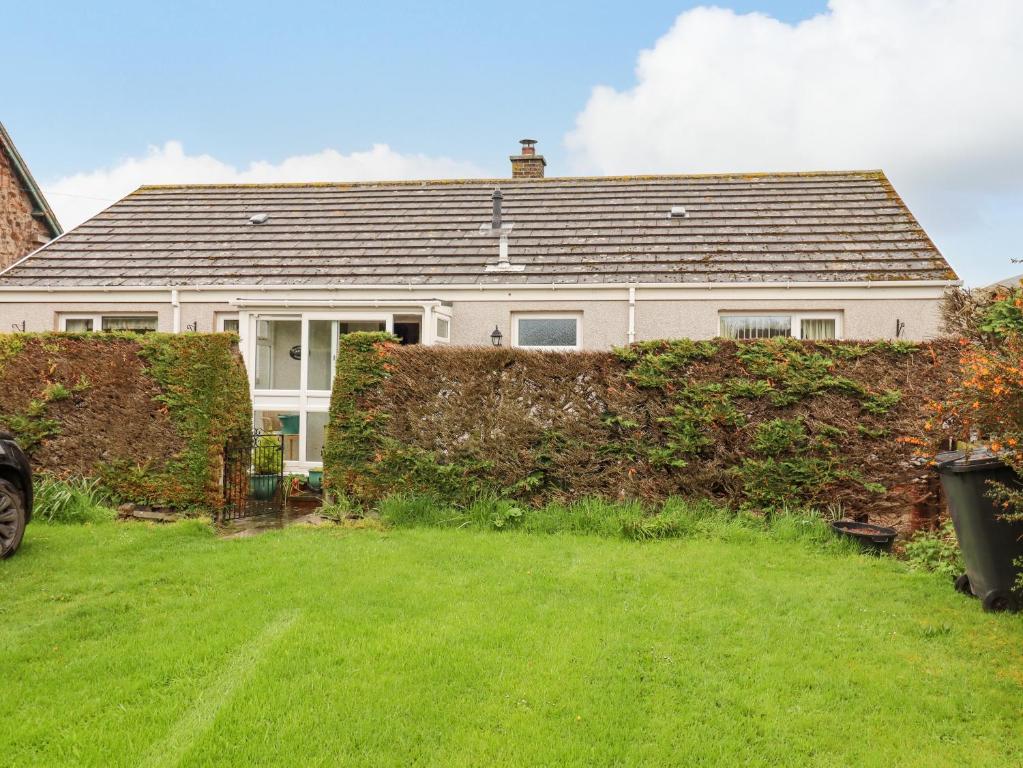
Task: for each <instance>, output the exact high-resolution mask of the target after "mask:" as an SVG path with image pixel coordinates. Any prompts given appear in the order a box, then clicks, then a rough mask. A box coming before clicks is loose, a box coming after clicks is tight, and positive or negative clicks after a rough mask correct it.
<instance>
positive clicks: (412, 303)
mask: <svg viewBox="0 0 1023 768" xmlns="http://www.w3.org/2000/svg"><path fill="white" fill-rule="evenodd" d="M228 304H230V305H231V306H233V307H265V306H267V305H268V304H269V305H272V306H274V307H328V308H330V307H373V308H374V309H375V308H378V307H424V308H425V307H439V306H441V305H442V304H443V302H442V301H441V300H440V299H423V300H420V301H417V300H416V299H390V300H387V299H261V300H257V299H230V300H229V301H228Z"/></svg>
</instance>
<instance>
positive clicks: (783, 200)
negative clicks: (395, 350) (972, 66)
mask: <svg viewBox="0 0 1023 768" xmlns="http://www.w3.org/2000/svg"><path fill="white" fill-rule="evenodd" d="M498 187H499V188H500V189H501V191H502V193H503V210H502V216H503V219H502V229H501V230H500V232H503V233H505V234H506V235H507V238H508V255H509V259H510V262H511V264H512V265H513V266H514V267H515V268H517V267H518V265H523V267H522V270H521V271H514V270H504V271H488V269H487V265H494V264H495V263H496V262H497V257H498V241H499V232H495V231H494V230H492V229H490V228H489V226H490V222H491V215H492V199H491V195H492V193H493V191H494V189H495V188H498ZM673 207H676V208H677V207H682V208H684V214H683V213H682V211H679V210H676V215H672V208H673ZM258 214H266V219H265V221H264V222H263V223H250V219H251V218H252V217H253V216H257V215H258ZM491 270H493V267H491ZM956 279H957V277H956V274H955V273H954V272H953V271H952V269H951V268H950V267H949V265H948V263H947V262H946V261H945V259H944V258H943V257H942V255H941V253H939V252H938V249H937V248H936V247H935V246H934V243H932V242H931V240H930V238H929V237H928V236H927V234H926V233H925V232H924V230H923V229H922V228H921V227H920V225H919V224H918V223H917V221H916V219H915V218H914V217H913V215H912V214H911V213H910V212H909V210H908V209H907V208H906V206H905V204H904V203H903V202H902V200H901V199H900V198H899V196H898V194H896V192H895V190H894V189H893V188H892V186H891V184H890V183H889V181H888V179H887V178H886V177H885V175H884V174H883V173H881V172H880V171H868V172H842V173H838V172H829V173H772V174H754V175H742V174H723V175H706V176H630V177H613V178H547V179H515V180H512V179H491V180H458V181H422V182H379V183H369V182H367V183H351V184H289V185H240V186H239V185H235V186H215V185H214V186H164V187H142V188H141V189H139V190H137V191H136V192H133V193H132V194H130V195H128V196H127V197H126V198H124V199H123V200H121V201H120V202H118V203H116V204H114V205H113V206H111V207H110V208H108V209H106V210H105V211H103V212H102V213H100V214H99V215H97V216H95V217H94V218H92V219H90V220H89V221H87V222H85V223H84V224H82V225H81V226H79V227H77V228H75V229H74V230H73V231H71V232H69V233H67V234H66V235H64V236H63V237H61V238H60V239H58V240H56V241H54V242H52V243H50V244H49V245H47V246H45V247H44V248H42V249H41V250H39V251H38V252H36V253H35V254H34V255H32V256H30V257H29V258H27V259H26V260H23V261H22V262H21V263H19V264H16V265H15V266H14V267H12V268H11V269H10V270H8V271H7V272H5V273H3V274H0V285H4V286H25V287H30V286H43V285H53V286H72V285H73V286H83V287H84V286H133V285H137V286H189V285H203V286H214V285H255V284H280V285H338V286H344V285H407V284H412V285H433V284H437V285H454V284H484V283H502V284H514V283H519V284H550V283H563V284H573V283H576V284H578V283H582V284H603V283H627V282H639V283H663V284H666V285H668V284H672V283H747V282H778V283H785V282H822V283H830V282H848V281H890V280H896V281H922V280H927V281H934V280H938V281H942V280H956Z"/></svg>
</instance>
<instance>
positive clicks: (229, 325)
mask: <svg viewBox="0 0 1023 768" xmlns="http://www.w3.org/2000/svg"><path fill="white" fill-rule="evenodd" d="M240 328H241V326H240V325H239V322H238V313H237V312H217V330H218V331H219V332H220V333H238V331H239V329H240Z"/></svg>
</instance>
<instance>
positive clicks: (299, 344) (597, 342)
mask: <svg viewBox="0 0 1023 768" xmlns="http://www.w3.org/2000/svg"><path fill="white" fill-rule="evenodd" d="M511 161H512V171H513V172H512V177H511V178H510V179H472V180H444V181H406V182H360V183H348V184H346V183H337V184H274V185H230V186H218V185H202V186H199V185H186V186H155V187H142V188H140V189H138V190H137V191H135V192H133V193H132V194H130V195H128V196H127V197H125V198H124V199H123V200H121V201H120V202H118V203H116V204H114V205H113V206H111V207H110V208H108V209H106V210H105V211H103V212H102V213H100V214H98V215H97V216H95V217H94V218H92V219H90V220H89V221H87V222H85V223H84V224H81V225H80V226H78V227H76V228H75V229H73V230H71V231H70V232H67V233H65V234H63V235H61V236H60V237H58V238H57V239H55V240H53V241H52V242H50V243H49V244H48V245H46V246H44V247H42V248H40V249H39V250H37V251H35V252H34V253H32V254H30V255H29V256H27V257H25V258H24V259H22V260H20V261H19V262H17V263H15V264H14V265H13V266H12V267H10V268H9V269H7V270H6V271H4V272H3V273H2V274H0V328H4V329H7V328H16V329H19V330H20V329H25V330H29V331H43V330H67V331H97V332H98V331H110V330H117V329H135V330H142V331H144V330H160V331H169V332H183V331H211V330H234V331H238V332H239V334H240V336H241V349H242V353H243V355H244V357H245V360H246V362H247V365H248V369H249V379H250V382H251V385H252V396H253V402H254V407H255V411H256V414H255V420H256V424H257V426H267V427H270V428H276V427H278V426H279V424H280V416H282V415H291V416H295V415H297V416H298V429H297V434H296V435H295V437H294V439H292V440H289V441H288V456H287V459H288V469H289V470H292V471H297V470H302V469H307V468H309V467H311V466H314V465H316V464H319V462H320V451H321V448H322V444H323V429H324V425H325V424H326V418H327V404H328V398H329V395H330V387H331V376H332V372H333V369H334V359H335V351H336V349H337V339H338V337H339V336H340V335H341V334H344V333H348V332H351V331H354V330H377V329H379V330H387V331H391V332H393V333H395V334H397V335H398V336H399V337H400V338H401V339H402V340H403V342H404V343H409V344H417V343H418V344H463V345H465V344H486V345H489V344H492V343H495V342H499V343H501V344H505V345H508V344H510V345H512V346H519V347H528V348H533V349H562V350H563V349H570V350H571V349H607V348H609V347H612V346H616V345H622V344H626V343H629V342H632V341H637V340H643V339H654V338H670V337H683V336H687V337H692V338H710V337H714V336H725V337H731V338H742V339H752V338H767V337H772V336H792V337H796V338H814V339H824V338H848V339H882V338H896V337H899V338H904V339H908V340H920V339H927V338H931V337H933V336H936V335H937V334H938V333H939V302H940V300H941V298H942V296H943V294H944V292H945V291H946V290H947V289H948V288H949V287H950V286H955V285H958V284H959V280H958V278H957V276H956V274H955V273H954V272H953V271H952V269H951V268H950V267H949V265H948V263H947V262H946V261H945V259H944V258H943V257H942V255H941V254H940V253H939V252H938V250H937V249H936V248H935V246H934V244H933V243H932V242H931V240H930V238H929V237H928V236H927V234H926V233H925V232H924V231H923V229H922V228H921V227H920V225H919V224H918V223H917V221H916V219H915V218H914V217H913V215H912V214H911V213H910V212H909V210H908V209H907V208H906V206H905V204H904V203H903V202H902V200H901V199H900V198H899V196H898V195H897V194H896V192H895V191H894V189H893V188H892V186H891V184H890V183H889V182H888V179H887V178H886V177H885V176H884V174H883V173H882V172H880V171H854V172H828V173H771V174H721V175H704V176H624V177H609V178H544V167H545V161H544V158H543V157H542V156H541V155H537V154H536V153H535V150H534V147H533V142H530V141H528V140H527V141H524V142H523V148H522V150H521V154H519V155H515V156H513V157H512V158H511Z"/></svg>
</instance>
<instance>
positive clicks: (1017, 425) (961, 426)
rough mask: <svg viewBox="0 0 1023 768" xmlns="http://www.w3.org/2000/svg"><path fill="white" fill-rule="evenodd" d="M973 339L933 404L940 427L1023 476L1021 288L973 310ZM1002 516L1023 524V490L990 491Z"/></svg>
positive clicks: (932, 423)
mask: <svg viewBox="0 0 1023 768" xmlns="http://www.w3.org/2000/svg"><path fill="white" fill-rule="evenodd" d="M976 328H977V329H978V330H979V331H980V332H979V333H978V334H976V336H975V337H974V339H973V340H969V341H968V340H964V341H963V342H962V344H963V351H962V355H961V358H960V365H961V373H960V378H959V380H958V382H957V383H955V384H954V386H953V387H952V389H951V390H950V392H949V395H948V397H947V399H946V401H945V402H941V403H934V404H932V408H933V410H934V418H933V419H932V420H931V421H929V422H928V423H927V425H926V428H928V429H932V430H933V429H935V428H936V425H938V424H940V425H941V426H943V427H945V428H951V429H952V430H954V431H957V432H959V433H960V434H962V435H963V436H966V435H969V436H970V437H971V441H972V440H977V439H979V440H983V441H984V442H986V443H987V445H989V446H990V448H991V450H992V451H993V452H994V453H996V454H997V455H998V456H999V458H1001V459H1002V460H1003V461H1004V462H1005V463H1006V464H1008V465H1009V466H1010V467H1012V468H1013V469H1014V470H1015V471H1016V473H1017V474H1019V475H1020V476H1023V289H1020V288H1017V289H1014V290H1007V291H1003V292H1001V293H999V294H996V295H995V296H993V297H992V298H991V299H990V301H989V302H988V303H987V304H986V305H985V306H983V307H982V308H981V309H980V310H979V311H978V319H977V323H976ZM992 494H993V496H994V498H995V499H996V500H997V501H999V502H1001V504H1002V506H1003V508H1004V509H1005V510H1006V515H1007V516H1009V517H1012V518H1014V519H1023V491H1020V490H1017V489H1014V488H1009V487H1007V486H1004V485H1001V484H998V485H996V486H994V487H993V488H992Z"/></svg>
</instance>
